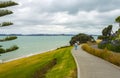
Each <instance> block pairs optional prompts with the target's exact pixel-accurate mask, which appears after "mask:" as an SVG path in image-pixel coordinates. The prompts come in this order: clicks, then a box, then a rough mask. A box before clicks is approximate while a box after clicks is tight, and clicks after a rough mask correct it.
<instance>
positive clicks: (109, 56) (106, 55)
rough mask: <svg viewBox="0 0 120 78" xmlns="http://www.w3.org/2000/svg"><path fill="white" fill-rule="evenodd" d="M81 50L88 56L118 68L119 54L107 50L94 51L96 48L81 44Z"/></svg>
mask: <svg viewBox="0 0 120 78" xmlns="http://www.w3.org/2000/svg"><path fill="white" fill-rule="evenodd" d="M82 49H83V50H85V51H86V52H88V53H90V54H93V55H95V56H98V57H100V58H102V59H104V60H107V61H109V62H111V63H113V64H115V65H117V66H120V53H115V52H112V51H109V50H107V49H103V50H102V49H96V48H93V47H91V46H90V45H89V44H83V45H82Z"/></svg>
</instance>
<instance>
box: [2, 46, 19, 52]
mask: <svg viewBox="0 0 120 78" xmlns="http://www.w3.org/2000/svg"><path fill="white" fill-rule="evenodd" d="M18 48H19V47H18V46H17V45H14V46H12V47H10V48H7V49H4V48H1V47H0V53H6V52H10V51H14V50H17V49H18Z"/></svg>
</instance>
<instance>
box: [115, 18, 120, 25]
mask: <svg viewBox="0 0 120 78" xmlns="http://www.w3.org/2000/svg"><path fill="white" fill-rule="evenodd" d="M115 22H117V23H119V27H120V16H118V17H117V18H116V19H115Z"/></svg>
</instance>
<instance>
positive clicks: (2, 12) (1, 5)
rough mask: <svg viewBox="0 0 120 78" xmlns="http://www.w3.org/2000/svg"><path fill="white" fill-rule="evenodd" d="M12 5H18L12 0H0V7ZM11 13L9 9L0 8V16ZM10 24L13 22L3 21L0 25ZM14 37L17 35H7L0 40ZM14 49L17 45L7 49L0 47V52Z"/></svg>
mask: <svg viewBox="0 0 120 78" xmlns="http://www.w3.org/2000/svg"><path fill="white" fill-rule="evenodd" d="M14 5H18V4H17V3H16V2H13V1H0V8H5V7H10V6H14ZM12 13H13V12H12V11H10V10H5V9H1V10H0V17H2V16H5V15H9V14H12ZM10 25H13V23H12V22H3V23H1V24H0V27H4V26H10ZM14 39H17V37H16V36H8V37H6V38H4V39H0V42H3V41H9V40H14ZM16 49H18V47H17V46H12V47H10V48H8V49H3V48H0V53H5V52H10V51H13V50H16Z"/></svg>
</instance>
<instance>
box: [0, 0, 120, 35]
mask: <svg viewBox="0 0 120 78" xmlns="http://www.w3.org/2000/svg"><path fill="white" fill-rule="evenodd" d="M16 2H18V3H19V5H18V6H14V7H11V8H8V9H11V10H13V11H14V14H13V15H9V16H5V17H1V20H0V21H9V20H10V21H13V22H14V25H13V26H10V27H4V28H1V29H0V33H25V34H30V33H80V32H81V33H88V34H100V33H101V30H102V29H103V28H104V27H105V26H107V25H109V24H115V23H114V19H115V18H116V17H117V16H119V15H120V7H119V5H118V2H120V1H119V0H114V2H113V0H110V1H104V0H101V1H98V0H93V1H90V0H84V1H83V0H35V1H34V0H16ZM103 2H104V3H107V4H106V5H104V4H103ZM112 3H115V4H116V5H112ZM117 28H118V26H116V27H114V31H115V30H116V29H117Z"/></svg>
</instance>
